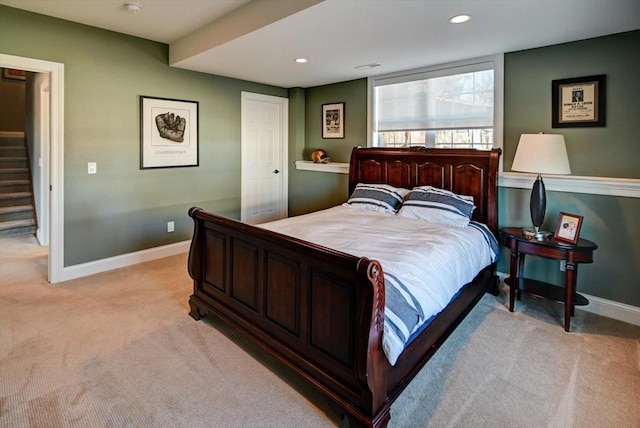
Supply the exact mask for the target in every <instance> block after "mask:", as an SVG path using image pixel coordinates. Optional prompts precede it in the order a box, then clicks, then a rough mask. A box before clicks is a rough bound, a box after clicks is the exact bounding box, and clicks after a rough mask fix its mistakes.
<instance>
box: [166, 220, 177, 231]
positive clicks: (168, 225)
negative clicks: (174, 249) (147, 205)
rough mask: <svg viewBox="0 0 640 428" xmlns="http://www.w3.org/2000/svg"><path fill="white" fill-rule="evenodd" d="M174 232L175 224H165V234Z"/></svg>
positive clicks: (170, 222)
mask: <svg viewBox="0 0 640 428" xmlns="http://www.w3.org/2000/svg"><path fill="white" fill-rule="evenodd" d="M174 230H176V225H175V223H174V222H172V221H169V222H167V232H173V231H174Z"/></svg>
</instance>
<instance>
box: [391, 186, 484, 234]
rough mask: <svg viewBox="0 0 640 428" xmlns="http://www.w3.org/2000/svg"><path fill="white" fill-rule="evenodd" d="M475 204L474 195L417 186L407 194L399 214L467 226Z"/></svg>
mask: <svg viewBox="0 0 640 428" xmlns="http://www.w3.org/2000/svg"><path fill="white" fill-rule="evenodd" d="M474 209H475V206H474V205H473V196H464V195H457V194H455V193H453V192H449V191H448V190H444V189H438V188H436V187H431V186H422V187H415V188H414V189H413V190H412V191H411V192H409V194H408V195H406V196H405V198H404V202H403V203H402V207H401V208H400V211H399V212H398V215H401V216H403V217H409V218H415V219H418V220H426V221H432V222H435V223H440V224H445V225H449V226H462V227H465V226H467V225H468V224H469V220H471V215H472V214H473V210H474Z"/></svg>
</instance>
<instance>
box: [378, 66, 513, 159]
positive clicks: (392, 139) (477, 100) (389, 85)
mask: <svg viewBox="0 0 640 428" xmlns="http://www.w3.org/2000/svg"><path fill="white" fill-rule="evenodd" d="M370 86H371V88H372V97H371V98H372V105H371V110H372V113H373V114H372V116H373V120H372V125H373V127H372V128H373V132H372V136H371V140H372V143H373V146H376V147H406V146H426V147H439V148H478V149H485V150H488V149H491V148H492V147H502V56H497V57H491V58H483V59H479V60H471V61H465V62H461V63H456V64H446V65H442V66H437V67H430V68H428V69H421V70H413V71H407V72H403V73H393V74H389V75H384V76H378V77H374V78H371V80H370Z"/></svg>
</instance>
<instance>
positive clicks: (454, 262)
mask: <svg viewBox="0 0 640 428" xmlns="http://www.w3.org/2000/svg"><path fill="white" fill-rule="evenodd" d="M258 226H259V227H263V228H265V229H269V230H273V231H276V232H279V233H282V234H285V235H288V236H293V237H296V238H299V239H302V240H305V241H308V242H313V243H315V244H319V245H322V246H325V247H328V248H332V249H335V250H338V251H342V252H345V253H347V254H351V255H354V256H357V257H367V258H369V259H373V260H377V261H379V262H380V264H381V266H382V270H383V272H384V275H385V285H386V288H387V294H386V295H387V299H386V300H387V307H386V308H385V326H384V333H383V349H384V352H385V354H386V356H387V359H388V360H389V362H390V363H391V365H395V363H396V361H397V359H398V357H399V356H400V354H401V353H402V351H403V349H404V347H405V344H406V342H407V340H408V339H409V337H410V336H411V334H412V333H413V332H415V331H416V330H417V329H419V328H420V326H421V325H422V324H423V323H424V322H425V321H426V320H428V319H429V318H430V317H432V316H433V315H436V314H438V313H439V312H440V311H441V310H442V309H443V308H444V307H445V306H446V305H447V304H448V303H449V301H450V300H451V298H452V297H453V296H454V295H455V294H456V292H457V291H458V290H459V289H460V287H462V286H463V285H464V284H466V283H468V282H470V281H471V280H472V279H473V278H474V277H475V276H476V275H477V274H478V272H480V270H482V269H483V268H484V267H486V266H488V265H489V264H491V263H492V259H494V258H495V254H494V253H493V251H492V249H491V246H490V245H488V244H487V240H486V237H485V236H484V234H483V233H482V232H481V231H479V230H478V229H476V228H474V227H470V226H468V227H456V226H444V225H440V224H436V223H431V222H427V221H422V220H415V219H410V218H405V217H400V216H397V215H394V214H387V213H380V212H375V211H362V210H358V209H355V208H352V207H349V206H344V205H343V206H337V207H333V208H329V209H326V210H322V211H317V212H314V213H310V214H306V215H303V216H297V217H290V218H287V219H282V220H277V221H274V222H270V223H263V224H260V225H258ZM403 285H404V286H403ZM390 286H395V289H394V290H393V291H394V292H395V295H392V294H391V293H390V291H391V290H390V288H389V287H390ZM406 292H408V293H409V294H410V296H408V295H406ZM390 296H394V297H393V300H394V302H390ZM411 296H413V297H411ZM400 297H404V300H405V302H404V303H403V305H407V306H406V307H402V308H401V307H399V306H398V301H399V300H401V299H400ZM392 303H393V304H394V305H395V306H394V309H393V310H390V304H392ZM414 318H415V319H414ZM388 321H391V322H388Z"/></svg>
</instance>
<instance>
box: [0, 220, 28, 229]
mask: <svg viewBox="0 0 640 428" xmlns="http://www.w3.org/2000/svg"><path fill="white" fill-rule="evenodd" d="M35 225H36V223H35V222H34V221H33V219H28V220H11V221H1V222H0V230H7V229H14V228H16V227H25V226H35Z"/></svg>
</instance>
